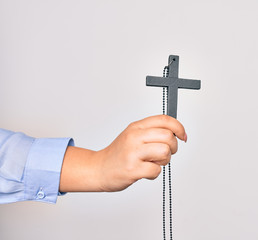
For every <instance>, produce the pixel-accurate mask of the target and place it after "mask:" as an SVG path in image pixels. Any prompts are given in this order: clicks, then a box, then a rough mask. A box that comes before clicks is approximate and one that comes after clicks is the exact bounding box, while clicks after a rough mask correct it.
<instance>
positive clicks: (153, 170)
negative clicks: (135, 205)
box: [138, 162, 161, 180]
mask: <svg viewBox="0 0 258 240" xmlns="http://www.w3.org/2000/svg"><path fill="white" fill-rule="evenodd" d="M138 170H139V179H141V178H147V179H149V180H154V179H155V178H157V177H158V176H159V174H160V172H161V167H160V165H158V164H156V163H152V162H143V163H142V165H141V167H139V169H138Z"/></svg>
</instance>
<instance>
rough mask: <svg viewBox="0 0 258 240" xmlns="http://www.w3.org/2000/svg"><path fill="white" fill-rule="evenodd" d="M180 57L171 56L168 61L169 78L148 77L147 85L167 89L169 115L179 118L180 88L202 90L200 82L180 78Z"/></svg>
mask: <svg viewBox="0 0 258 240" xmlns="http://www.w3.org/2000/svg"><path fill="white" fill-rule="evenodd" d="M178 68H179V56H176V55H170V56H169V59H168V72H169V74H168V77H153V76H147V78H146V85H147V86H153V87H166V88H167V95H168V99H167V115H169V116H171V117H174V118H176V117H177V95H178V88H185V89H200V88H201V81H200V80H191V79H184V78H178Z"/></svg>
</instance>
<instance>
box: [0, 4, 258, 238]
mask: <svg viewBox="0 0 258 240" xmlns="http://www.w3.org/2000/svg"><path fill="white" fill-rule="evenodd" d="M257 8H258V4H257V1H256V0H254V1H251V0H246V1H240V0H237V1H236V0H235V1H233V0H224V1H220V0H217V1H208V0H199V1H198V0H197V1H185V0H180V1H164V0H160V1H150V0H143V1H140V0H138V1H135V0H130V1H129V0H128V1H122V0H120V1H119V0H105V1H104V0H95V1H77V0H76V1H61V0H60V1H58V0H53V1H28V0H24V1H18V0H16V1H9V0H6V1H4V0H0V81H1V82H0V114H1V116H0V126H1V127H2V128H6V129H10V130H13V131H22V132H24V133H26V134H27V135H30V136H33V137H73V138H74V140H75V144H76V146H79V147H85V148H89V149H93V150H99V149H102V148H104V147H105V146H107V145H108V144H110V143H111V142H112V141H113V140H114V138H115V137H116V136H117V135H118V134H119V133H120V132H121V131H122V130H123V129H124V128H125V127H126V126H127V125H128V124H129V123H130V122H132V121H135V120H139V119H141V118H144V117H147V116H150V115H156V114H160V113H162V89H161V88H151V87H146V86H145V77H146V75H154V76H161V75H162V70H163V67H164V66H165V65H166V64H167V59H168V56H169V54H175V55H179V56H180V70H179V76H180V77H184V78H193V79H201V80H202V89H201V90H200V91H194V90H180V92H179V104H178V120H180V121H181V122H182V123H183V124H184V126H185V128H186V131H187V133H188V137H189V140H188V142H187V143H186V144H185V143H181V142H180V144H179V151H178V153H177V154H176V155H175V156H173V157H172V167H173V185H172V186H173V220H174V222H173V230H174V239H175V240H207V239H209V240H218V239H219V240H229V239H234V240H243V239H248V240H257V239H258V228H257V225H258V206H257V205H258V190H257V185H258V162H257V148H258V144H257V135H258V130H257V122H258V107H257V102H258V97H257V87H258V84H257V82H258V70H257V66H258V44H257V42H258V33H257V22H258V14H257ZM0 239H1V240H17V239H19V240H31V239H38V240H43V239H44V240H45V239H64V240H68V239H76V240H80V239H83V240H85V239H91V240H103V239H113V240H121V239H123V240H129V239H130V240H132V239H148V240H157V239H162V176H161V175H160V177H159V178H157V179H156V180H154V181H149V180H141V181H139V182H137V183H136V184H134V185H133V186H131V187H129V188H128V189H126V190H125V191H122V192H118V193H69V194H67V195H66V196H63V197H59V199H58V202H57V204H56V205H51V204H44V203H37V202H22V203H15V204H9V205H1V206H0Z"/></svg>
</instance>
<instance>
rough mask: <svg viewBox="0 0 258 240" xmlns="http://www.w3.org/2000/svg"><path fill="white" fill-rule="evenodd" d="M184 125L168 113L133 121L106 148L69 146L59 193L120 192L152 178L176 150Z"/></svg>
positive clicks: (182, 135)
mask: <svg viewBox="0 0 258 240" xmlns="http://www.w3.org/2000/svg"><path fill="white" fill-rule="evenodd" d="M176 136H177V137H178V138H179V139H181V140H184V141H185V142H186V141H187V135H186V133H185V129H184V127H183V125H182V124H181V123H180V122H179V121H178V120H176V119H175V118H172V117H170V116H167V115H157V116H152V117H147V118H145V119H142V120H139V121H136V122H133V123H131V124H129V126H128V127H127V128H126V129H125V130H124V131H123V132H122V133H121V134H120V135H119V136H118V137H117V138H116V139H115V140H114V141H113V142H112V143H111V144H110V145H109V146H107V147H106V148H104V149H102V150H100V151H92V150H88V149H84V148H78V147H72V146H69V147H68V148H67V150H66V153H65V157H64V161H63V165H62V171H61V176H60V186H59V191H61V192H114V191H121V190H123V189H125V188H127V187H128V186H130V185H131V184H133V183H134V182H136V181H138V180H139V179H142V178H147V179H155V178H156V177H158V175H159V174H160V172H161V165H166V164H167V163H168V162H169V161H170V158H171V155H172V154H175V153H176V151H177V138H176Z"/></svg>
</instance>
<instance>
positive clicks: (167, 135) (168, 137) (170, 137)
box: [163, 130, 173, 142]
mask: <svg viewBox="0 0 258 240" xmlns="http://www.w3.org/2000/svg"><path fill="white" fill-rule="evenodd" d="M163 137H164V139H165V140H166V141H167V142H171V141H172V140H173V134H172V132H171V131H170V130H164V132H163Z"/></svg>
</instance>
